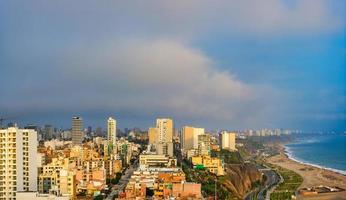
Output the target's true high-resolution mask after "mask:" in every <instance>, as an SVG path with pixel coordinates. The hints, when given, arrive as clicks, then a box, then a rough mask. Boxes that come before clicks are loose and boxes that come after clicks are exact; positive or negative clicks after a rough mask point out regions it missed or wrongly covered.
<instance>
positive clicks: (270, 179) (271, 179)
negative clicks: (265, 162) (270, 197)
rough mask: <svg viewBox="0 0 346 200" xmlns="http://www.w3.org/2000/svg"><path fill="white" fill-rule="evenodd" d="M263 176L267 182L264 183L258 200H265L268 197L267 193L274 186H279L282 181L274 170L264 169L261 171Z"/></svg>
mask: <svg viewBox="0 0 346 200" xmlns="http://www.w3.org/2000/svg"><path fill="white" fill-rule="evenodd" d="M261 171H262V172H263V174H264V175H265V176H266V177H267V180H266V182H265V183H264V187H262V188H261V189H260V191H259V192H258V194H257V199H258V200H265V198H266V195H265V193H264V192H265V191H266V190H268V189H269V188H270V187H272V186H273V185H275V184H277V183H278V182H279V180H280V178H279V176H278V175H277V174H276V173H275V171H274V170H271V169H263V170H261Z"/></svg>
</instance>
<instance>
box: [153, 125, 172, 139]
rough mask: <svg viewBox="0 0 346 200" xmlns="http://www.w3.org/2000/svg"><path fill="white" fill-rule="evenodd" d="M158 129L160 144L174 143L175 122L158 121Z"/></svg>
mask: <svg viewBox="0 0 346 200" xmlns="http://www.w3.org/2000/svg"><path fill="white" fill-rule="evenodd" d="M156 128H157V131H158V142H172V140H173V120H171V119H157V120H156Z"/></svg>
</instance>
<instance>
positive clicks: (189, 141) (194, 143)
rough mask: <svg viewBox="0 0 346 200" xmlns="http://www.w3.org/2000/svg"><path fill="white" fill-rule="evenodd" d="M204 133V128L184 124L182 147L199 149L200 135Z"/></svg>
mask: <svg viewBox="0 0 346 200" xmlns="http://www.w3.org/2000/svg"><path fill="white" fill-rule="evenodd" d="M203 134H204V128H195V127H191V126H184V127H183V128H182V130H181V140H180V142H181V144H182V149H184V150H189V149H198V136H199V135H203Z"/></svg>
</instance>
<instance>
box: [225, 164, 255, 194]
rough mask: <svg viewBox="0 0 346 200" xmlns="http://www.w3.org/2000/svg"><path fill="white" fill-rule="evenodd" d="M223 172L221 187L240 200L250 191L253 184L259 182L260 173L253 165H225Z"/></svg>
mask: <svg viewBox="0 0 346 200" xmlns="http://www.w3.org/2000/svg"><path fill="white" fill-rule="evenodd" d="M225 171H226V174H225V181H224V183H223V185H224V186H225V187H226V188H227V189H228V190H229V191H231V192H232V193H233V195H234V196H236V197H238V198H240V199H242V198H243V196H244V195H245V194H246V193H247V192H248V191H249V190H250V189H251V187H252V184H253V183H254V182H256V181H261V173H260V172H259V171H258V170H257V168H256V167H255V166H254V165H253V164H226V165H225Z"/></svg>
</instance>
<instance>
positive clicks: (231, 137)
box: [221, 131, 237, 151]
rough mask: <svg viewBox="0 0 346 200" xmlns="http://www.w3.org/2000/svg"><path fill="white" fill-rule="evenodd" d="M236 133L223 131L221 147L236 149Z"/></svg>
mask: <svg viewBox="0 0 346 200" xmlns="http://www.w3.org/2000/svg"><path fill="white" fill-rule="evenodd" d="M235 136H236V134H235V133H230V132H227V131H222V132H221V148H222V149H228V150H231V151H236V150H237V149H236V148H235Z"/></svg>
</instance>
